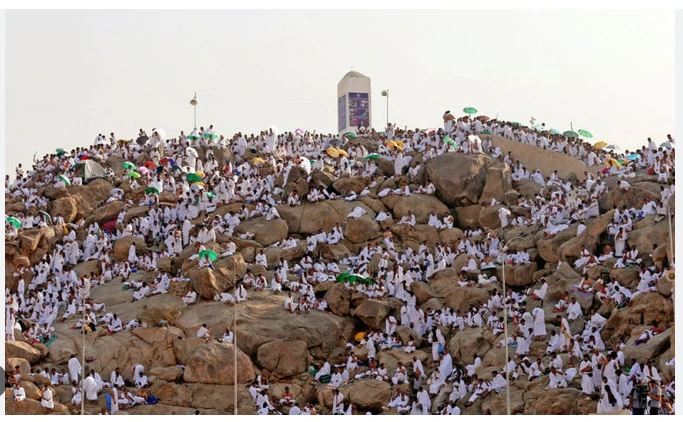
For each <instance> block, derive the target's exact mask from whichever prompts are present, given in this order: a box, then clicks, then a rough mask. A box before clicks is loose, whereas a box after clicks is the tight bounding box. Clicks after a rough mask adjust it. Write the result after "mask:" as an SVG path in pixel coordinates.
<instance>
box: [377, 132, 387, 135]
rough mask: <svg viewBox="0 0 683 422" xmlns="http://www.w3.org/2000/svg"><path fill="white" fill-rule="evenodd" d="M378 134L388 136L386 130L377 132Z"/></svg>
mask: <svg viewBox="0 0 683 422" xmlns="http://www.w3.org/2000/svg"><path fill="white" fill-rule="evenodd" d="M377 134H378V135H382V136H387V133H386V132H377Z"/></svg>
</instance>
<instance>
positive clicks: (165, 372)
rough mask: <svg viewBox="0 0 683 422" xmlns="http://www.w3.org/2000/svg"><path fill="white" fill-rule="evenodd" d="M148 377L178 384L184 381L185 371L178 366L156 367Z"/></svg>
mask: <svg viewBox="0 0 683 422" xmlns="http://www.w3.org/2000/svg"><path fill="white" fill-rule="evenodd" d="M148 375H149V376H151V377H156V378H157V379H160V380H164V381H169V382H176V381H180V380H181V379H183V369H182V368H181V367H180V366H178V365H174V366H156V367H153V368H151V369H150V370H149V371H148Z"/></svg>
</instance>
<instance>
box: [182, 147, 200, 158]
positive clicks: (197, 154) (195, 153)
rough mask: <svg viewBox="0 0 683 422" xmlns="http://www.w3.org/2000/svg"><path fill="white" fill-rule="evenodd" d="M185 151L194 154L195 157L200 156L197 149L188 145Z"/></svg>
mask: <svg viewBox="0 0 683 422" xmlns="http://www.w3.org/2000/svg"><path fill="white" fill-rule="evenodd" d="M185 152H187V153H188V154H189V155H191V156H193V157H194V158H197V157H199V153H197V150H196V149H194V148H192V147H187V148H186V149H185Z"/></svg>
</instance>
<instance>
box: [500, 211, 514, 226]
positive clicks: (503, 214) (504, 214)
mask: <svg viewBox="0 0 683 422" xmlns="http://www.w3.org/2000/svg"><path fill="white" fill-rule="evenodd" d="M511 215H512V213H511V212H510V210H508V209H507V208H505V207H501V208H499V209H498V218H499V219H500V227H501V228H503V229H504V228H506V227H507V226H508V224H509V222H508V219H509V218H510V216H511Z"/></svg>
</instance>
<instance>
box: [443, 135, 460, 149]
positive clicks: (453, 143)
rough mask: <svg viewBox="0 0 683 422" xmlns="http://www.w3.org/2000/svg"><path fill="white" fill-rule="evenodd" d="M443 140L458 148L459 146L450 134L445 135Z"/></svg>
mask: <svg viewBox="0 0 683 422" xmlns="http://www.w3.org/2000/svg"><path fill="white" fill-rule="evenodd" d="M443 141H444V142H445V143H447V144H448V145H452V146H453V148H457V147H458V144H456V143H455V141H454V140H452V139H451V138H449V137H448V136H445V137H444V138H443Z"/></svg>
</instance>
